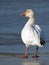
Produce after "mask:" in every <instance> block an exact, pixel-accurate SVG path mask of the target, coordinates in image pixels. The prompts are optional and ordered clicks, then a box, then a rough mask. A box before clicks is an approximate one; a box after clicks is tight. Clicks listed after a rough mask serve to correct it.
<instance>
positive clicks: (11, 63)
mask: <svg viewBox="0 0 49 65" xmlns="http://www.w3.org/2000/svg"><path fill="white" fill-rule="evenodd" d="M21 55H22V54H16V53H13V54H12V53H9V54H8V53H0V65H49V54H42V55H39V56H40V57H39V58H37V59H35V58H32V55H33V54H29V57H28V59H24V58H21Z"/></svg>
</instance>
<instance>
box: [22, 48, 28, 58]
mask: <svg viewBox="0 0 49 65" xmlns="http://www.w3.org/2000/svg"><path fill="white" fill-rule="evenodd" d="M22 58H28V48H27V47H26V53H25V55H22Z"/></svg>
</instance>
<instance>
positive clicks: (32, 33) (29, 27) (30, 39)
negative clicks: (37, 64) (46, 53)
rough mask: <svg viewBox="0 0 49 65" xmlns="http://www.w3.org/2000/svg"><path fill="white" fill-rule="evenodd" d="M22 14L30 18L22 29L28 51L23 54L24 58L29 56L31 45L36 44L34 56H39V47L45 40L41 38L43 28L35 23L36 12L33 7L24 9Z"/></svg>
mask: <svg viewBox="0 0 49 65" xmlns="http://www.w3.org/2000/svg"><path fill="white" fill-rule="evenodd" d="M21 16H25V17H28V18H29V20H28V21H27V23H26V24H25V26H24V27H23V29H22V31H21V38H22V41H23V43H24V44H25V45H26V53H25V55H22V58H28V48H29V46H30V45H33V46H36V53H35V55H34V56H32V57H39V56H38V55H37V53H38V47H43V45H44V43H45V41H44V40H42V39H41V38H40V32H41V28H40V27H39V26H38V25H35V24H34V21H35V13H34V11H33V10H32V9H28V10H26V11H24V12H23V13H22V14H21Z"/></svg>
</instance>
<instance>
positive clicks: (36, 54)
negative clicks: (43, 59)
mask: <svg viewBox="0 0 49 65" xmlns="http://www.w3.org/2000/svg"><path fill="white" fill-rule="evenodd" d="M32 57H33V58H37V57H39V56H38V46H36V53H35V55H34V56H32Z"/></svg>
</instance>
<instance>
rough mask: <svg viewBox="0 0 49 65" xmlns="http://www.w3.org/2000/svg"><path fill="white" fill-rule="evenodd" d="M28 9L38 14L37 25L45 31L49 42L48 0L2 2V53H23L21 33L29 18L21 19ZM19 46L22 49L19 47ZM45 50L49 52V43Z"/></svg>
mask: <svg viewBox="0 0 49 65" xmlns="http://www.w3.org/2000/svg"><path fill="white" fill-rule="evenodd" d="M28 8H31V9H33V10H34V11H35V12H36V20H35V24H38V25H39V26H40V27H41V28H42V29H43V31H44V35H45V38H46V41H49V1H48V0H46V1H44V0H33V1H32V0H30V1H28V0H27V1H26V0H21V1H20V0H0V45H4V46H0V52H20V50H21V52H23V50H22V47H21V44H22V41H21V37H20V33H21V29H22V28H23V26H24V24H25V23H26V21H27V19H28V18H25V17H21V16H20V14H21V13H22V12H23V11H24V10H26V9H28ZM19 44H20V49H19V46H18V47H17V45H19ZM13 45H14V46H13ZM23 47H24V46H23ZM23 49H25V48H23ZM33 49H34V47H33ZM44 49H45V50H47V51H49V50H48V49H49V43H47V44H46V45H45V48H44ZM44 49H43V50H44ZM31 50H32V47H31ZM41 51H42V50H41Z"/></svg>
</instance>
